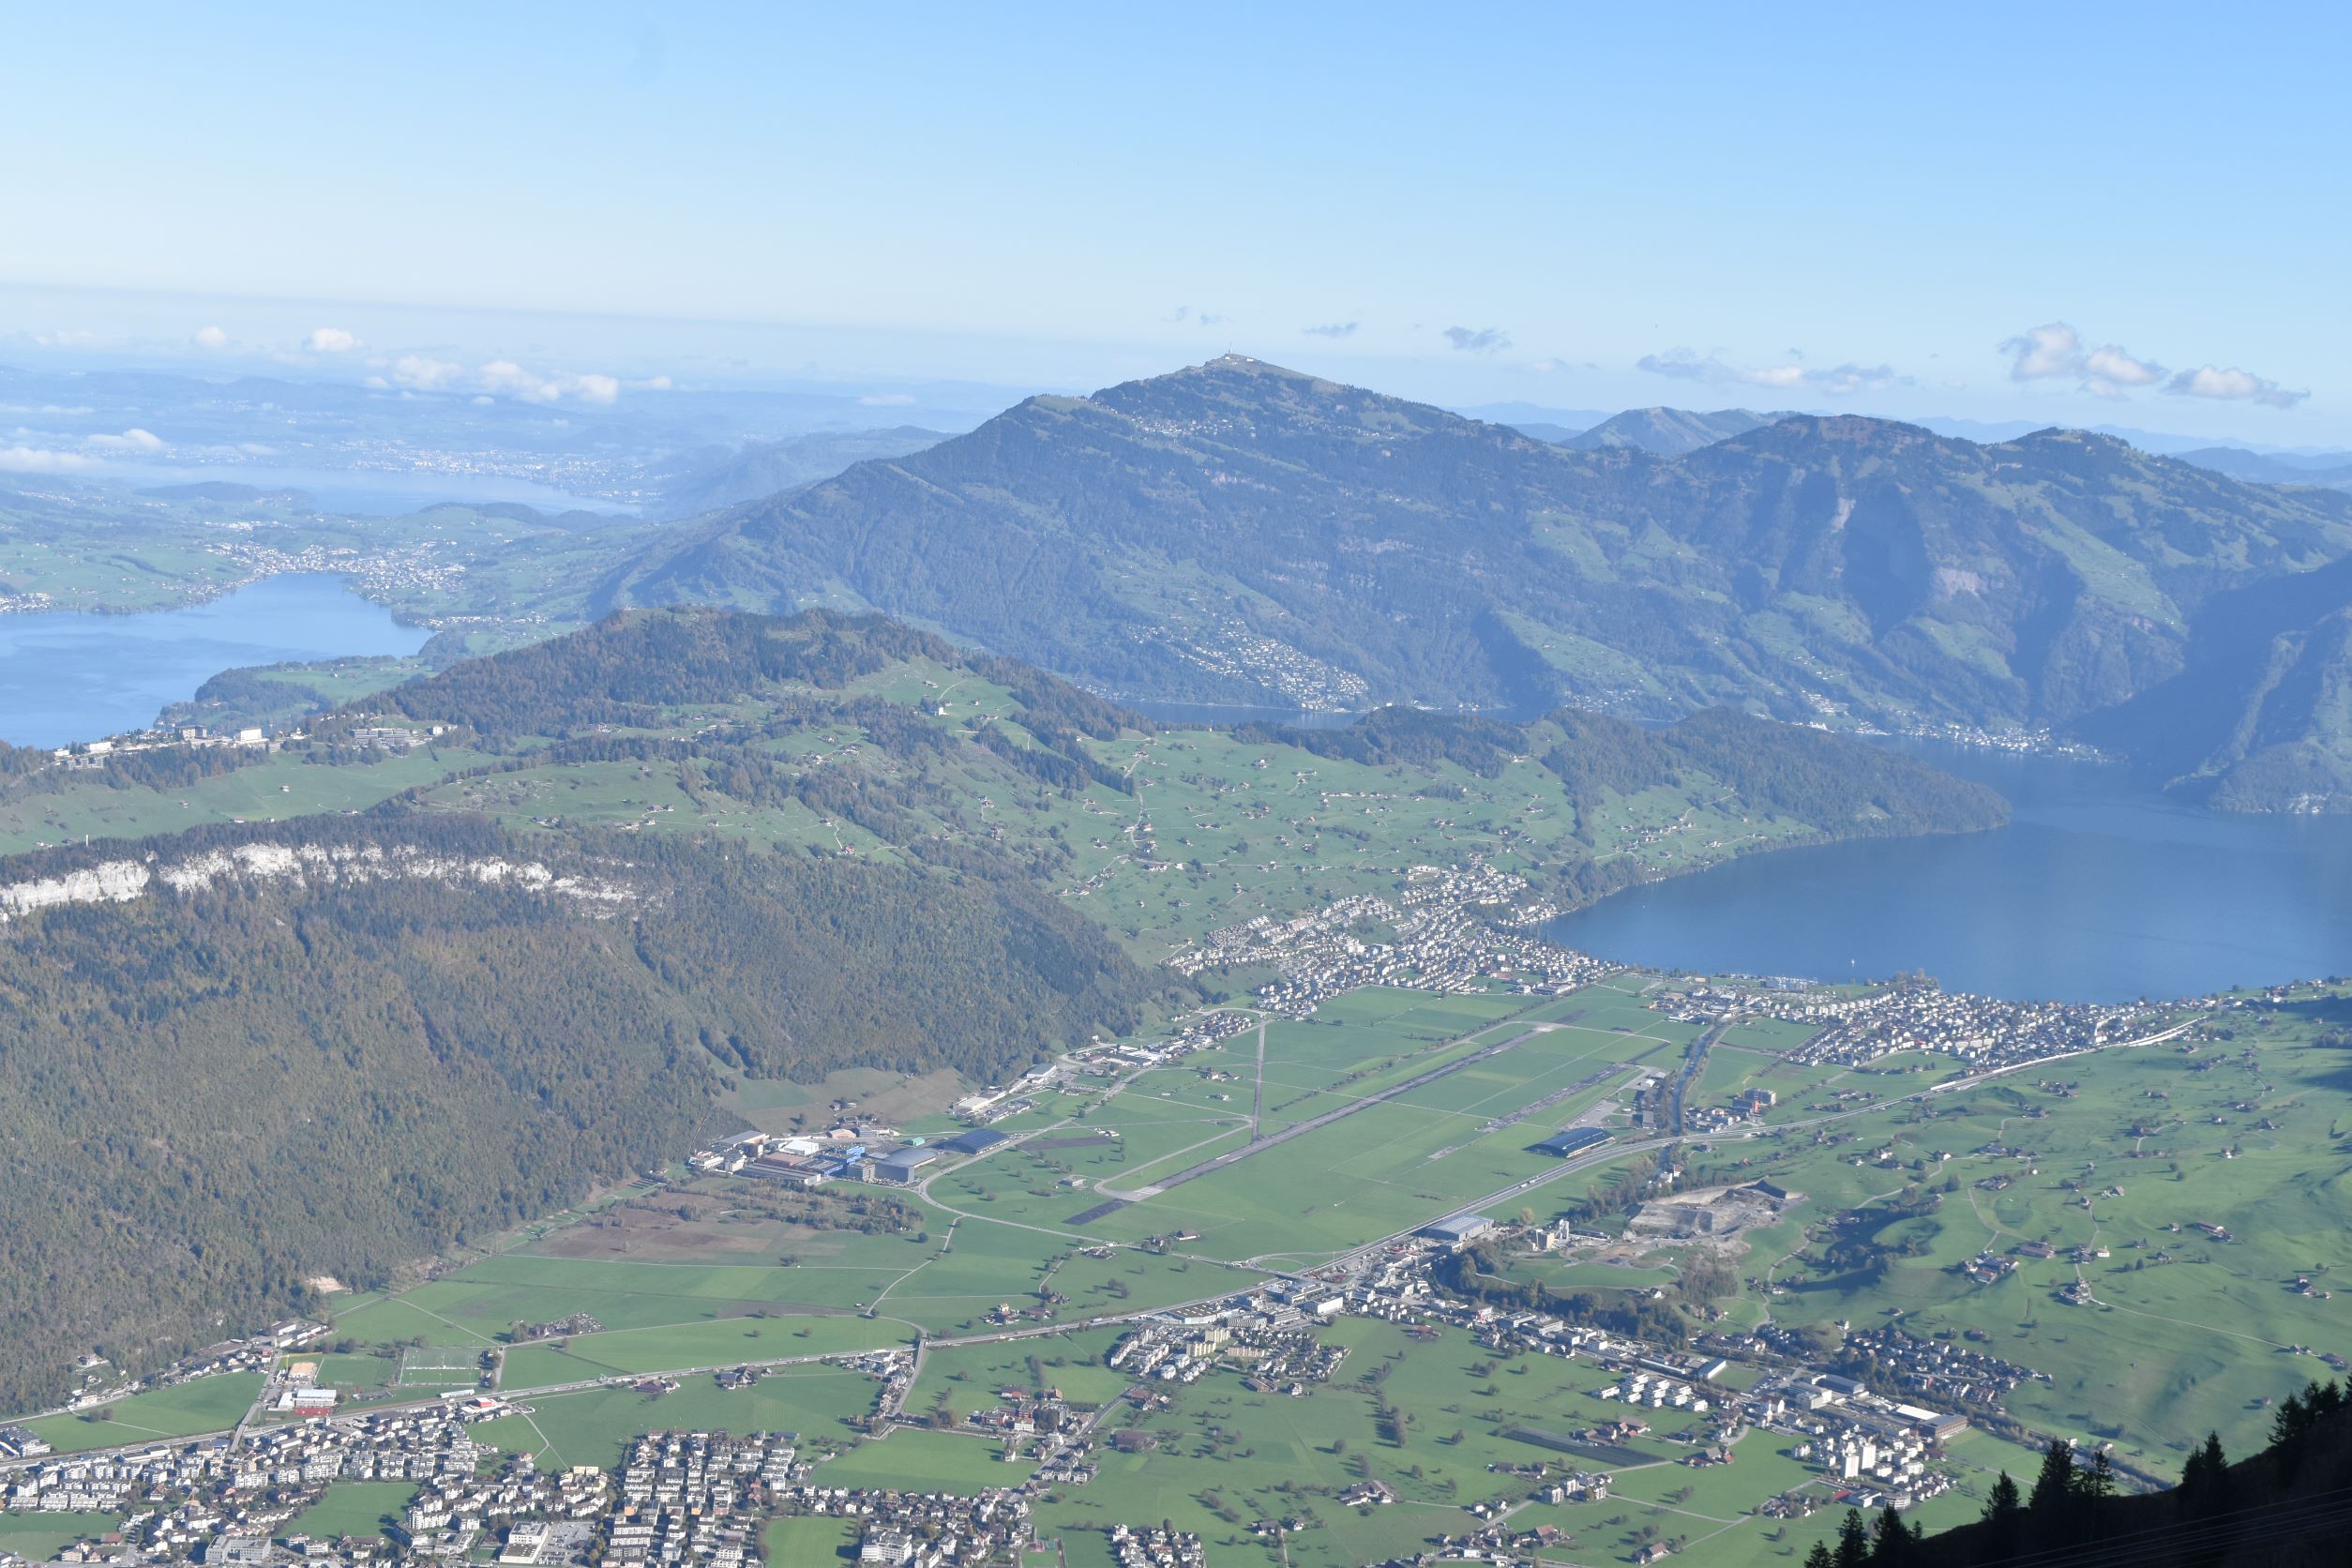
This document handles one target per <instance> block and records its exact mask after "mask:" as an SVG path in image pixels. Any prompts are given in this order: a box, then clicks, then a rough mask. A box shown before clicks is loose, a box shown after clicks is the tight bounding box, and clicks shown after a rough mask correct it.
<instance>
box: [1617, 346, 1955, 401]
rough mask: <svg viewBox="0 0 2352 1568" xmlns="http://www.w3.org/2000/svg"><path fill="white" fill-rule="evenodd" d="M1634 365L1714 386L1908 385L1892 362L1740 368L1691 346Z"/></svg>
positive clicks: (1830, 393)
mask: <svg viewBox="0 0 2352 1568" xmlns="http://www.w3.org/2000/svg"><path fill="white" fill-rule="evenodd" d="M1635 368H1636V369H1642V370H1647V371H1649V372H1650V373H1651V375H1653V376H1666V377H1667V378H1669V379H1670V380H1675V381H1696V382H1705V383H1707V384H1710V385H1717V386H1761V387H1765V388H1767V389H1769V390H1771V391H1774V392H1816V393H1820V394H1822V395H1824V396H1827V397H1832V398H1846V397H1851V396H1852V395H1853V394H1855V393H1857V392H1869V391H1875V390H1877V388H1879V387H1882V386H1908V385H1909V384H1911V378H1910V377H1908V376H1906V375H1900V374H1897V373H1896V371H1895V369H1894V367H1893V366H1892V365H1856V364H1852V363H1850V362H1849V363H1847V364H1843V365H1826V366H1824V365H1800V364H1794V363H1791V364H1786V365H1759V366H1756V367H1754V368H1752V369H1740V368H1739V367H1737V366H1732V365H1726V364H1725V363H1724V361H1723V359H1722V357H1721V356H1720V355H1717V354H1699V353H1697V352H1696V351H1695V350H1691V349H1668V350H1667V351H1666V353H1664V354H1643V355H1642V356H1641V358H1639V359H1638V360H1636V361H1635Z"/></svg>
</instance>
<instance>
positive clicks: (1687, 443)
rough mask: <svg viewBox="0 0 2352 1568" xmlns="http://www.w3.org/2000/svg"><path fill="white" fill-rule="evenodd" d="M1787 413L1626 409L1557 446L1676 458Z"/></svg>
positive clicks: (1772, 422)
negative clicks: (1637, 450) (1637, 451)
mask: <svg viewBox="0 0 2352 1568" xmlns="http://www.w3.org/2000/svg"><path fill="white" fill-rule="evenodd" d="M1795 417H1797V415H1791V414H1786V413H1783V414H1758V413H1756V411H1755V410H1753V409H1745V408H1719V409H1717V410H1715V411H1714V412H1713V413H1712V414H1699V413H1696V412H1694V411H1693V410H1690V409H1684V408H1629V409H1627V410H1626V411H1625V412H1624V413H1622V414H1619V415H1611V416H1610V417H1609V418H1606V419H1604V420H1602V421H1601V422H1600V423H1599V424H1597V425H1595V426H1593V427H1592V428H1591V430H1579V431H1578V432H1577V433H1576V434H1575V435H1572V436H1570V437H1568V438H1567V439H1566V440H1564V441H1560V442H1559V443H1558V445H1561V446H1567V447H1573V448H1574V449H1576V450H1577V451H1580V452H1591V451H1597V450H1601V449H1604V448H1606V447H1611V446H1634V447H1638V448H1640V449H1641V450H1642V451H1644V452H1655V453H1657V454H1658V455H1659V456H1661V457H1668V458H1679V457H1681V455H1682V454H1683V453H1685V452H1696V451H1697V450H1698V449H1699V448H1700V447H1702V446H1712V445H1714V444H1715V443H1716V442H1718V441H1728V440H1730V439H1731V438H1732V437H1733V436H1735V435H1745V434H1747V433H1748V432H1749V431H1750V430H1755V429H1756V428H1757V427H1758V426H1762V425H1774V424H1778V423H1779V422H1780V421H1781V420H1783V419H1790V418H1795Z"/></svg>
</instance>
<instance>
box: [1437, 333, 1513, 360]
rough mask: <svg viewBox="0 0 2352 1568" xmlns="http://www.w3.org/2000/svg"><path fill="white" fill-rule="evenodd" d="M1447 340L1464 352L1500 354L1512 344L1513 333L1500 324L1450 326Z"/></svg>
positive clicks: (1446, 336) (1446, 334)
mask: <svg viewBox="0 0 2352 1568" xmlns="http://www.w3.org/2000/svg"><path fill="white" fill-rule="evenodd" d="M1445 340H1446V341H1447V342H1448V343H1451V344H1452V345H1453V346H1454V347H1455V348H1456V349H1459V350H1460V351H1461V352H1462V353H1464V354H1500V353H1501V352H1502V351H1503V350H1504V349H1507V348H1509V347H1510V346H1511V335H1510V334H1509V333H1507V332H1505V331H1503V329H1502V328H1500V327H1499V326H1480V327H1469V326H1449V327H1447V328H1446V329H1445Z"/></svg>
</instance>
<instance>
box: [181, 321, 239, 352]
mask: <svg viewBox="0 0 2352 1568" xmlns="http://www.w3.org/2000/svg"><path fill="white" fill-rule="evenodd" d="M188 341H189V342H191V343H194V344H195V345H196V346H197V347H198V348H200V349H225V348H227V347H228V346H229V335H228V334H227V333H226V332H223V331H222V330H220V328H219V327H217V326H200V327H198V328H197V329H196V331H195V333H194V334H193V335H192V336H190V337H189V339H188Z"/></svg>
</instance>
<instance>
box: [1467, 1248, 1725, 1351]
mask: <svg viewBox="0 0 2352 1568" xmlns="http://www.w3.org/2000/svg"><path fill="white" fill-rule="evenodd" d="M1501 1263H1502V1260H1501V1259H1500V1258H1499V1257H1497V1256H1496V1255H1495V1254H1493V1253H1491V1252H1487V1251H1485V1250H1483V1249H1481V1248H1479V1247H1477V1246H1475V1245H1472V1246H1468V1247H1464V1248H1463V1249H1462V1250H1461V1251H1459V1252H1457V1253H1455V1255H1454V1256H1453V1257H1451V1258H1449V1259H1446V1261H1445V1264H1444V1266H1443V1267H1442V1268H1440V1270H1439V1274H1438V1278H1439V1282H1440V1284H1442V1285H1443V1286H1445V1288H1446V1289H1449V1290H1453V1291H1455V1292H1456V1293H1458V1294H1460V1295H1465V1296H1469V1297H1470V1298H1471V1299H1472V1300H1474V1301H1482V1302H1485V1303H1487V1304H1489V1305H1492V1306H1498V1307H1501V1308H1504V1309H1505V1310H1507V1311H1513V1312H1548V1313H1550V1314H1552V1315H1553V1316H1554V1317H1557V1318H1561V1319H1566V1320H1567V1321H1569V1322H1571V1323H1581V1324H1584V1325H1586V1326H1588V1327H1591V1328H1596V1329H1606V1330H1607V1331H1608V1332H1609V1333H1611V1334H1623V1335H1624V1336H1625V1337H1627V1338H1629V1339H1642V1340H1647V1341H1649V1342H1651V1343H1652V1344H1660V1345H1666V1346H1681V1345H1682V1344H1683V1343H1684V1342H1686V1341H1687V1340H1688V1339H1689V1338H1690V1328H1689V1325H1688V1324H1687V1323H1686V1322H1685V1321H1684V1320H1683V1318H1682V1314H1681V1312H1680V1311H1678V1310H1677V1309H1676V1308H1674V1307H1673V1306H1671V1305H1669V1304H1666V1303H1665V1302H1662V1301H1651V1300H1650V1299H1649V1298H1648V1297H1646V1296H1637V1295H1635V1294H1634V1293H1632V1292H1630V1291H1606V1292H1604V1291H1595V1290H1555V1289H1552V1288H1551V1287H1550V1286H1548V1285H1545V1284H1541V1283H1539V1282H1537V1281H1535V1280H1527V1279H1507V1278H1505V1277H1503V1276H1502V1275H1501V1274H1499V1273H1497V1272H1495V1271H1496V1270H1498V1269H1499V1268H1500V1267H1501Z"/></svg>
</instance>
